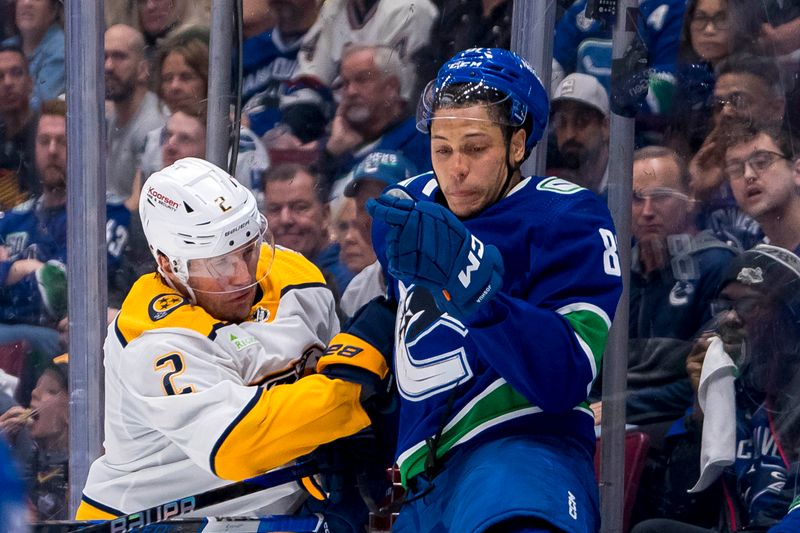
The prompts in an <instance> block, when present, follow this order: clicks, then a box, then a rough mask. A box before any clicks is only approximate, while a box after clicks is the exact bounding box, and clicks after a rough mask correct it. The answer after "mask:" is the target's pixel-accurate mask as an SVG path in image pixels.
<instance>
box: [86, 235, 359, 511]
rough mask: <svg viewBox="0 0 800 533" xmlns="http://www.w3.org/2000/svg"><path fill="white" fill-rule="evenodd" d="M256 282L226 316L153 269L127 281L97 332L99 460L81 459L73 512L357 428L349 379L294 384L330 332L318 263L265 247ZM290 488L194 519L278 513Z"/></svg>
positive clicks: (141, 497) (140, 498)
mask: <svg viewBox="0 0 800 533" xmlns="http://www.w3.org/2000/svg"><path fill="white" fill-rule="evenodd" d="M266 249H267V248H266V247H265V248H264V250H266ZM265 255H266V254H265V253H263V252H262V258H261V261H260V263H259V272H263V269H264V268H267V266H266V265H267V261H265V259H264V257H265ZM259 289H260V290H259V292H258V295H257V297H256V300H257V301H256V303H255V304H254V305H253V307H252V314H251V318H250V319H249V320H248V321H246V322H243V323H241V324H230V323H221V322H219V321H217V320H216V319H214V318H213V317H212V316H211V315H209V314H208V313H206V312H205V311H204V310H203V309H202V308H200V307H197V306H192V305H190V304H189V302H188V301H187V300H186V299H184V298H183V297H182V296H180V295H179V294H176V293H175V291H174V290H172V289H171V288H170V287H168V286H167V285H165V284H164V283H163V281H162V280H161V278H160V277H158V276H156V275H155V274H149V275H145V276H143V277H142V278H140V279H139V280H138V281H137V282H136V284H135V285H134V287H133V288H132V289H131V292H130V294H129V295H128V297H127V299H126V300H125V302H124V303H123V305H122V309H121V311H120V313H119V315H118V316H117V318H116V319H115V320H114V322H113V323H112V324H111V325H110V326H109V330H108V337H107V339H106V344H105V372H106V380H105V383H106V405H105V413H106V414H105V455H103V456H102V457H100V458H99V459H97V460H96V461H95V462H94V463H93V464H92V466H91V469H90V471H89V476H88V481H87V483H86V487H85V489H84V493H83V501H82V503H81V506H80V508H79V509H78V513H77V518H78V519H109V518H113V517H116V516H119V515H121V514H127V513H131V512H135V511H138V510H141V509H145V508H149V507H152V506H155V505H158V504H160V503H164V502H167V501H171V500H174V499H177V498H181V497H185V496H189V495H192V494H196V493H199V492H203V491H206V490H209V489H212V488H215V487H218V486H221V485H225V484H227V483H229V481H226V479H228V480H230V479H232V480H238V479H245V478H247V477H251V476H254V475H257V474H259V473H263V472H264V471H266V470H270V469H272V468H275V467H278V466H280V465H283V464H286V463H288V462H289V461H291V460H293V459H295V458H297V457H299V456H301V455H304V454H306V453H309V452H310V451H312V450H313V449H314V448H315V447H316V446H318V445H319V444H322V443H325V442H330V441H332V440H335V439H337V438H340V437H342V436H346V435H349V434H352V433H355V432H357V431H359V430H360V429H362V428H363V427H366V426H367V425H369V418H368V417H367V415H366V413H364V411H363V410H362V409H361V407H360V403H359V400H358V395H359V392H360V387H359V386H358V385H354V384H352V383H346V382H343V381H340V380H331V379H328V378H327V377H324V376H321V375H309V376H306V377H303V378H302V379H299V378H301V377H302V376H303V374H304V373H305V366H306V362H307V361H308V360H309V359H310V360H311V361H310V365H309V368H313V363H314V360H315V359H316V357H317V355H318V354H319V353H320V351H321V349H322V348H324V346H325V345H326V344H327V342H328V341H329V340H330V339H331V337H332V336H333V335H334V334H335V333H337V332H338V329H339V322H338V319H337V318H336V314H335V312H334V301H333V297H332V294H331V292H330V291H329V290H328V288H327V287H325V283H324V279H323V277H322V275H321V274H320V272H319V270H318V269H317V268H316V267H314V266H313V265H312V264H311V263H310V262H308V261H307V260H306V259H304V258H303V257H302V256H301V255H300V254H297V253H295V252H291V251H289V250H285V249H281V248H278V249H277V250H276V252H275V259H274V262H273V264H272V267H271V270H270V273H269V276H267V277H266V278H264V280H262V281H261V282H260V283H259ZM295 381H296V383H293V382H295ZM289 383H291V384H289ZM304 495H305V493H304V492H303V491H302V490H301V489H300V487H299V485H298V484H296V483H289V484H285V485H281V486H279V487H276V488H272V489H268V490H265V491H262V492H258V493H256V494H253V495H250V496H246V497H243V498H239V499H236V500H232V501H228V502H225V503H223V504H219V505H217V506H214V507H212V508H206V509H204V510H203V512H202V514H204V515H217V516H234V515H236V516H242V515H263V514H272V513H290V512H292V511H293V510H295V509H296V508H297V507H298V506H299V505H300V504H301V503H302V501H303V499H304Z"/></svg>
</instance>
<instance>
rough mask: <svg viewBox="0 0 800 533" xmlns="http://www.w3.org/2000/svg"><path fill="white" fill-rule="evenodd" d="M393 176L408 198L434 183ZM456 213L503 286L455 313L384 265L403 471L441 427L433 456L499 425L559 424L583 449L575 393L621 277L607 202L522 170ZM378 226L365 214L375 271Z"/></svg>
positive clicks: (592, 365)
mask: <svg viewBox="0 0 800 533" xmlns="http://www.w3.org/2000/svg"><path fill="white" fill-rule="evenodd" d="M401 186H402V187H403V188H404V189H405V190H406V191H407V192H408V193H409V194H410V195H411V196H412V197H413V198H415V199H417V200H418V201H434V200H435V199H436V198H437V194H439V195H440V193H439V192H438V185H437V181H436V179H435V177H434V176H433V173H427V174H422V175H420V176H418V177H416V178H411V179H410V180H407V181H406V182H403V184H401ZM463 222H464V224H465V225H466V227H467V228H468V229H469V230H470V231H471V232H472V233H473V234H474V235H475V236H476V237H478V238H479V239H481V240H482V241H483V242H484V243H486V244H493V245H495V246H496V247H497V248H498V249H499V251H500V253H501V254H502V256H503V262H504V264H505V273H504V275H503V288H502V290H501V291H500V292H498V293H497V294H496V295H495V297H494V298H493V299H492V300H490V301H489V302H488V303H487V304H486V305H484V307H483V308H481V309H480V310H479V312H478V313H476V315H475V316H472V317H470V318H469V319H466V320H465V321H464V322H461V321H459V320H457V319H456V318H454V317H452V316H450V315H448V314H446V313H444V314H443V313H442V312H441V311H439V310H438V308H437V307H436V305H435V303H434V300H433V298H432V296H431V294H430V293H429V292H428V291H427V290H425V289H423V288H421V287H415V286H413V285H412V286H405V285H404V284H403V283H402V282H399V281H397V280H392V279H391V277H387V280H389V284H388V286H389V292H390V296H394V297H395V298H396V299H397V301H398V318H397V324H396V329H395V335H396V338H395V343H396V344H395V358H394V364H395V376H396V379H397V384H398V389H399V391H400V396H401V408H400V430H399V431H400V435H399V441H398V448H397V453H398V464H399V466H400V472H401V476H402V479H403V481H404V482H406V481H408V479H410V478H412V477H414V476H415V475H417V474H419V473H421V472H423V471H424V468H425V461H426V458H427V456H428V453H429V449H430V448H429V445H428V443H427V442H426V439H429V438H431V437H433V436H434V435H436V434H437V433H438V432H439V430H440V429H443V431H442V434H441V437H440V439H439V440H438V442H437V445H436V456H437V457H439V458H440V457H443V456H445V455H446V454H447V453H448V451H449V450H452V449H453V448H455V447H457V446H464V445H465V444H468V445H475V444H477V443H480V442H481V441H483V440H485V439H491V438H494V437H497V436H501V435H508V434H532V435H559V436H563V437H564V438H572V439H573V441H574V442H576V443H577V444H578V445H579V446H581V447H583V448H585V450H586V453H587V454H593V452H594V445H595V434H594V417H593V416H592V412H591V410H590V409H589V407H588V404H587V403H586V402H585V400H586V397H587V395H588V391H589V388H590V387H591V384H592V382H593V381H594V379H595V378H596V377H597V375H598V372H599V371H600V364H601V358H602V354H603V350H604V348H605V344H606V339H607V337H608V328H609V326H610V324H611V320H612V319H613V316H614V312H615V309H616V305H617V301H618V299H619V296H620V293H621V289H622V284H621V278H620V276H619V272H620V268H619V259H618V256H617V254H616V238H615V236H614V234H613V231H614V228H613V223H612V221H611V217H610V215H609V213H608V209H607V208H606V206H605V205H604V204H603V203H602V202H601V201H600V200H599V199H598V198H597V197H596V196H595V195H594V194H593V193H591V192H589V191H587V190H585V189H582V188H580V187H578V186H576V185H574V184H572V183H569V182H566V181H563V180H560V179H558V178H539V177H533V178H528V179H525V180H524V181H523V182H522V183H520V184H519V185H518V186H517V187H515V188H514V190H513V191H512V193H510V194H509V195H508V196H507V197H505V198H503V199H502V200H500V201H498V202H497V203H495V204H494V205H492V206H490V207H488V208H487V209H485V210H484V211H482V212H481V213H479V214H478V215H476V216H473V217H471V218H467V219H465V220H463ZM385 233H386V226H385V225H383V224H381V223H378V222H376V223H375V224H374V225H373V241H374V243H375V247H376V252H377V254H378V257H379V259H380V261H381V263H382V264H383V266H384V271H385V272H386V256H385ZM443 420H445V422H444V427H443V428H440V424H442V423H443V422H442V421H443ZM589 457H591V455H589Z"/></svg>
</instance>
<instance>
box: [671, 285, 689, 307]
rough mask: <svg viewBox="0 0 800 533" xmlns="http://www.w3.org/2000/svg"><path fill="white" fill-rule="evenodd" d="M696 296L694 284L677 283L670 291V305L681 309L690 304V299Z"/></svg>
mask: <svg viewBox="0 0 800 533" xmlns="http://www.w3.org/2000/svg"><path fill="white" fill-rule="evenodd" d="M692 294H694V284H693V283H692V282H690V281H677V282H675V285H673V286H672V290H671V291H669V305H671V306H673V307H680V306H682V305H686V304H688V303H689V299H690V298H691V296H692Z"/></svg>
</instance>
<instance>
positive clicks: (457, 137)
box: [431, 106, 524, 218]
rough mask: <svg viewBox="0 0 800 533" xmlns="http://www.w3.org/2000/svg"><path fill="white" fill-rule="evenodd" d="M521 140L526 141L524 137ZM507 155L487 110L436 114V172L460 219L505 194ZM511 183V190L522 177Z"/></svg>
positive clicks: (433, 125) (433, 151)
mask: <svg viewBox="0 0 800 533" xmlns="http://www.w3.org/2000/svg"><path fill="white" fill-rule="evenodd" d="M445 117H446V118H445ZM515 135H516V134H515ZM522 137H523V142H524V134H522ZM506 154H507V150H506V141H505V138H504V136H503V131H502V129H501V128H500V126H499V125H497V124H496V123H494V122H493V121H492V120H491V118H490V117H489V114H488V112H487V110H486V108H484V107H481V106H473V107H464V108H455V109H453V108H447V109H442V110H439V111H437V112H436V113H434V115H433V120H432V121H431V158H432V160H433V170H434V172H436V178H437V180H438V181H439V187H440V188H441V190H442V193H443V194H444V197H445V199H446V200H447V205H448V207H449V208H450V210H451V211H452V212H453V213H455V214H456V215H457V216H459V217H461V218H464V217H468V216H471V215H474V214H476V213H479V212H480V211H482V210H483V209H485V208H486V207H488V206H489V205H490V204H492V203H494V202H496V201H497V200H498V199H499V197H500V196H501V194H503V192H504V191H503V188H504V186H505V182H506V177H507V174H508V165H507V162H506V161H507V159H506ZM512 181H514V182H513V183H509V185H508V188H509V189H510V188H511V187H513V186H514V185H516V182H518V181H519V174H516V175H515V177H514V178H512Z"/></svg>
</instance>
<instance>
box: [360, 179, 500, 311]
mask: <svg viewBox="0 0 800 533" xmlns="http://www.w3.org/2000/svg"><path fill="white" fill-rule="evenodd" d="M398 193H399V194H404V193H403V192H402V191H401V190H398V189H395V190H392V191H390V193H388V194H384V195H382V196H380V197H379V198H377V199H375V200H370V201H369V202H368V203H367V210H368V211H369V213H370V215H372V217H373V218H374V219H376V220H381V221H383V222H385V223H386V224H387V225H388V226H389V232H388V233H387V235H386V257H387V260H388V263H389V273H390V274H392V275H393V276H395V277H396V278H398V279H400V280H402V281H403V282H405V283H413V284H415V285H421V286H423V287H425V288H427V289H428V290H430V291H431V293H432V294H433V297H434V299H435V301H436V305H437V306H438V307H439V309H441V310H442V311H445V312H447V313H449V314H450V315H452V316H454V317H455V318H458V319H461V318H465V317H468V316H470V315H472V314H473V313H475V312H476V311H477V310H478V308H479V307H480V306H481V305H483V304H484V303H486V302H487V301H489V300H490V299H491V298H492V297H493V296H494V295H495V293H496V292H497V291H499V290H500V288H501V287H502V285H503V257H502V256H501V255H500V251H499V250H498V249H497V248H496V247H495V246H493V245H491V244H488V245H487V244H484V243H483V242H481V241H480V240H479V239H478V238H477V237H475V236H474V235H472V233H470V231H469V230H468V229H467V228H466V227H465V226H464V224H463V223H462V222H461V221H460V220H459V219H458V218H457V217H456V216H455V215H454V214H453V213H452V212H450V211H449V210H448V209H446V208H444V207H442V206H441V205H439V204H436V203H433V202H415V201H413V200H412V199H410V198H400V197H398V196H396V195H397V194H398Z"/></svg>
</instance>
